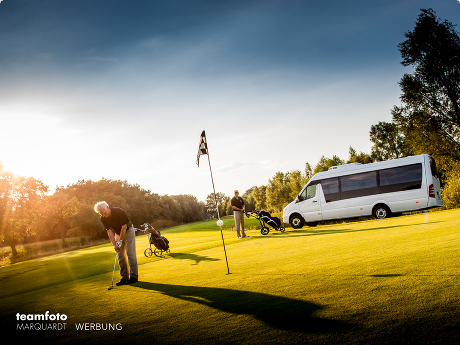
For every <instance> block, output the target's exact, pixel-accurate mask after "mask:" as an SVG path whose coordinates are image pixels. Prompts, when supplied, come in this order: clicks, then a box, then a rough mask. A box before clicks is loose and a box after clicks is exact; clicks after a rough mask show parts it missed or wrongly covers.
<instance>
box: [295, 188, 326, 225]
mask: <svg viewBox="0 0 460 345" xmlns="http://www.w3.org/2000/svg"><path fill="white" fill-rule="evenodd" d="M319 188H320V185H319V183H318V182H314V183H312V184H309V185H308V186H306V187H305V188H304V189H303V190H302V192H300V194H299V196H298V203H299V210H300V212H301V213H302V215H303V217H304V218H305V222H307V223H308V222H318V221H320V220H322V216H321V201H320V198H319V194H320V193H319V190H318V189H319Z"/></svg>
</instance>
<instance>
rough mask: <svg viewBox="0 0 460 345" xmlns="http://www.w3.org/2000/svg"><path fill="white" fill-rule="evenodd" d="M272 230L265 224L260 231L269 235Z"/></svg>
mask: <svg viewBox="0 0 460 345" xmlns="http://www.w3.org/2000/svg"><path fill="white" fill-rule="evenodd" d="M269 232H270V229H269V228H267V227H266V226H263V227H262V228H261V229H260V233H261V234H262V235H268V233H269Z"/></svg>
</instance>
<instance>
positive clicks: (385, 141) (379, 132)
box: [369, 121, 406, 161]
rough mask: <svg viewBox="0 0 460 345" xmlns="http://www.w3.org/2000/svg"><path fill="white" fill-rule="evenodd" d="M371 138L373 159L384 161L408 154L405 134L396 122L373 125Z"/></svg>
mask: <svg viewBox="0 0 460 345" xmlns="http://www.w3.org/2000/svg"><path fill="white" fill-rule="evenodd" d="M369 134H370V140H371V142H373V143H374V145H372V149H371V156H372V160H375V161H384V160H388V159H394V158H401V157H405V156H406V152H405V142H404V136H403V135H402V133H401V130H400V127H399V126H398V125H397V124H396V123H392V122H381V121H379V123H378V124H376V125H372V126H371V130H370V133H369Z"/></svg>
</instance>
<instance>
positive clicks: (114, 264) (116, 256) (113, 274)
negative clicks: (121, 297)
mask: <svg viewBox="0 0 460 345" xmlns="http://www.w3.org/2000/svg"><path fill="white" fill-rule="evenodd" d="M117 259H118V252H117V255H115V262H114V263H113V272H112V287H113V277H114V276H115V266H116V265H117Z"/></svg>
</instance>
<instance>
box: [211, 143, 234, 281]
mask: <svg viewBox="0 0 460 345" xmlns="http://www.w3.org/2000/svg"><path fill="white" fill-rule="evenodd" d="M208 163H209V171H210V172H211V181H212V189H213V190H214V201H215V203H216V210H217V218H218V219H220V214H219V205H218V204H217V195H216V188H215V187H214V178H213V177H212V169H211V160H210V159H209V148H208ZM220 235H221V236H222V244H223V245H224V254H225V262H226V263H227V274H230V269H229V268H228V260H227V251H226V250H225V241H224V234H223V233H222V226H220Z"/></svg>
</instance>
